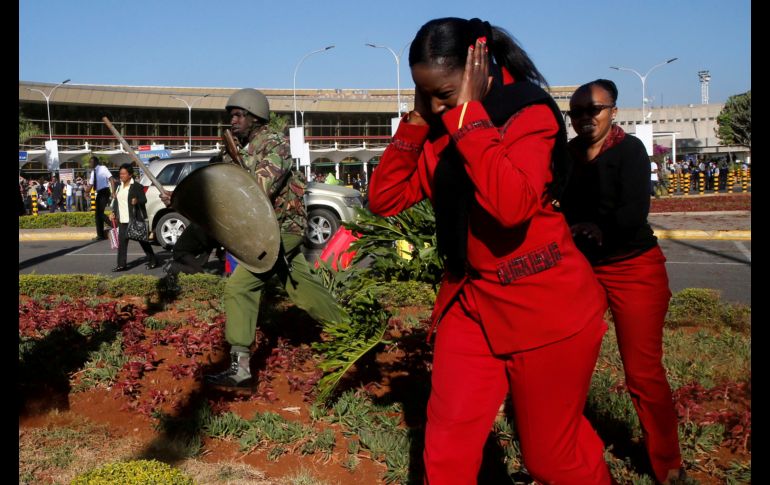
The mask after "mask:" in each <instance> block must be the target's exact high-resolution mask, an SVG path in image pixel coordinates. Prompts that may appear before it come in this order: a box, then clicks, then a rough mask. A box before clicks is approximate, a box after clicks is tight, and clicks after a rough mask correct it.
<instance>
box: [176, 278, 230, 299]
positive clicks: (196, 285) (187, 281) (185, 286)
mask: <svg viewBox="0 0 770 485" xmlns="http://www.w3.org/2000/svg"><path fill="white" fill-rule="evenodd" d="M225 283H227V280H226V279H225V278H222V277H220V276H216V275H210V274H180V275H179V286H180V287H181V293H180V295H179V296H180V297H182V298H192V299H195V300H215V299H220V298H222V297H223V296H224V294H225Z"/></svg>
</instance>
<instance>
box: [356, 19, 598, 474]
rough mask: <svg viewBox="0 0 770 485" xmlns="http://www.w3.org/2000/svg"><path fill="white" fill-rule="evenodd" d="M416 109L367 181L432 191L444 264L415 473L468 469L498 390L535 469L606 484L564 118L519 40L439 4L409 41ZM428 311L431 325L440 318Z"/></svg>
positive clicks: (402, 197)
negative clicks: (440, 10) (566, 206)
mask: <svg viewBox="0 0 770 485" xmlns="http://www.w3.org/2000/svg"><path fill="white" fill-rule="evenodd" d="M409 65H410V67H411V70H412V78H413V79H414V82H415V85H416V89H415V108H414V110H412V111H410V112H409V113H407V114H406V115H405V116H404V118H403V119H402V121H401V124H400V125H399V128H398V131H397V132H396V134H395V136H394V138H393V142H392V143H391V144H390V145H389V146H388V148H387V149H386V150H385V153H384V154H383V156H382V159H381V161H380V165H379V167H378V169H377V170H376V171H375V172H374V175H373V177H372V180H371V185H370V205H369V207H370V209H371V210H372V211H373V212H375V213H377V214H381V215H385V216H387V215H393V214H397V213H398V212H400V211H403V210H405V209H407V208H408V207H410V206H412V205H414V204H416V203H417V202H419V201H421V200H423V199H425V198H426V197H427V198H429V199H430V200H431V202H432V204H433V207H434V210H435V213H436V231H437V241H438V250H439V252H440V254H441V255H442V257H443V259H444V262H445V270H446V271H445V276H444V279H443V281H442V283H441V289H440V291H439V294H438V296H437V298H436V304H435V307H434V310H433V316H432V320H433V325H434V326H435V325H438V326H437V334H436V342H435V349H434V358H433V373H432V378H431V394H430V399H429V401H428V413H427V416H428V422H427V427H426V431H425V452H424V460H425V469H426V481H427V482H428V483H431V484H434V485H435V484H438V485H445V484H470V483H476V477H477V474H478V472H479V467H480V464H481V458H482V448H483V445H484V442H485V440H486V438H487V436H488V434H489V431H490V428H491V426H492V423H493V421H494V419H495V416H496V414H497V411H498V409H499V407H500V404H501V403H502V402H503V399H504V398H505V395H506V393H508V392H509V391H510V393H511V397H512V401H513V409H514V414H515V415H514V420H515V426H516V431H517V433H518V435H519V439H520V442H521V447H522V453H523V458H524V464H525V466H526V467H527V470H528V471H529V472H530V474H531V475H532V477H533V478H535V479H536V480H538V481H540V482H542V483H572V484H606V483H610V476H609V472H608V469H607V466H606V464H605V462H604V460H603V455H602V453H603V444H602V442H601V440H600V439H599V437H598V436H597V435H596V433H595V432H594V430H593V429H592V428H591V426H590V424H589V423H588V421H587V420H586V419H585V417H584V416H583V414H582V413H583V406H584V404H585V399H586V394H587V392H588V388H589V383H590V380H591V373H592V372H593V369H594V365H595V363H596V359H597V356H598V352H599V346H600V343H601V339H602V336H603V335H604V333H605V331H606V324H605V323H604V321H603V320H602V314H603V311H604V307H605V305H604V297H603V295H602V291H601V287H600V286H599V284H598V283H597V281H596V278H595V277H594V276H593V274H592V271H591V267H590V265H589V264H588V262H587V261H586V259H585V258H584V257H583V256H582V255H581V254H580V252H579V251H578V250H577V249H576V248H575V246H574V243H573V242H572V238H571V235H570V232H569V227H568V226H567V224H566V222H565V220H564V217H563V215H562V214H561V213H559V212H557V211H556V210H554V208H553V205H552V203H551V202H552V200H553V199H554V196H555V195H556V194H557V193H558V192H559V187H560V186H561V185H562V183H563V179H564V175H565V173H566V169H567V167H566V165H567V164H568V162H567V160H568V157H566V130H565V127H564V122H563V119H562V117H561V115H560V112H559V109H558V107H557V106H556V104H555V103H554V101H553V99H551V97H550V96H549V95H548V94H547V93H546V92H545V91H544V90H543V89H542V88H541V87H540V86H539V85H540V84H545V80H544V79H543V77H542V75H541V74H540V73H539V72H538V71H537V69H536V68H535V66H534V65H533V64H532V61H531V60H530V59H529V58H528V57H527V55H526V53H525V52H524V51H523V50H522V49H521V47H519V46H518V45H517V44H516V42H515V41H514V40H513V39H512V38H511V37H510V35H509V34H507V33H506V32H505V31H504V30H502V29H500V28H497V27H491V26H490V25H489V23H488V22H482V21H481V20H479V19H471V20H464V19H458V18H444V19H436V20H432V21H430V22H428V23H427V24H425V25H424V26H423V27H422V28H420V30H419V31H418V33H417V35H416V37H415V39H414V40H413V41H412V45H411V48H410V51H409ZM439 322H440V324H439Z"/></svg>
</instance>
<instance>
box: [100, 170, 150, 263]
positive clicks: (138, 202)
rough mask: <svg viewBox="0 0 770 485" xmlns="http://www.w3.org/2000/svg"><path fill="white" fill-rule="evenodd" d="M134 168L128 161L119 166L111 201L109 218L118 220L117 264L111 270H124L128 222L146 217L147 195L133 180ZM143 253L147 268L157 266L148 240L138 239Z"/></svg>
mask: <svg viewBox="0 0 770 485" xmlns="http://www.w3.org/2000/svg"><path fill="white" fill-rule="evenodd" d="M133 175H134V168H133V167H132V166H131V164H130V163H124V164H123V165H121V166H120V183H119V184H118V187H117V188H116V190H115V198H114V199H113V201H112V213H111V214H110V220H111V221H113V222H114V221H115V219H116V218H117V221H118V243H119V245H118V265H117V266H115V267H114V268H112V271H126V270H127V269H128V267H127V266H126V253H127V252H128V234H127V229H128V225H129V223H130V222H132V221H133V220H134V219H135V218H136V217H141V218H142V219H146V218H147V210H146V209H145V207H144V206H145V204H146V203H147V197H146V196H145V195H144V190H142V185H141V184H139V183H138V182H135V181H134V177H133ZM139 245H140V246H142V250H143V251H144V254H146V255H147V268H149V269H153V268H157V267H158V260H157V258H156V257H155V253H153V252H152V246H150V243H149V242H148V241H146V240H145V241H139Z"/></svg>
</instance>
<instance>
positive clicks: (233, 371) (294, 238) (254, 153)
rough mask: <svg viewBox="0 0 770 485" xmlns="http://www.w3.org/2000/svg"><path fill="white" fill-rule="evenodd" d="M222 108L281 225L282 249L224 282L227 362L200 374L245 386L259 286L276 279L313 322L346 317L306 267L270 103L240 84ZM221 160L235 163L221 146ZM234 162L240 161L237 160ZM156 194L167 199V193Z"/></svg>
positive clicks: (289, 173) (297, 197)
mask: <svg viewBox="0 0 770 485" xmlns="http://www.w3.org/2000/svg"><path fill="white" fill-rule="evenodd" d="M225 109H226V110H227V112H228V115H229V118H230V126H231V131H232V134H233V136H234V137H235V138H236V139H237V141H238V143H239V145H240V147H239V156H240V157H241V159H242V160H243V162H244V164H245V166H246V167H247V170H248V171H249V173H250V174H251V175H252V176H253V177H254V178H255V179H256V181H257V183H259V185H260V186H261V187H262V189H263V190H264V191H265V194H267V195H268V197H270V199H271V200H272V202H273V208H274V210H275V215H276V217H277V219H278V224H279V226H280V231H281V244H282V247H283V250H282V254H281V255H280V256H279V257H278V260H277V261H276V263H275V264H274V265H273V267H272V268H270V269H269V270H268V271H265V272H263V273H254V272H251V271H249V270H248V269H246V268H245V267H244V266H243V265H238V267H237V268H236V269H235V271H234V272H233V274H232V275H230V277H229V278H228V279H227V283H226V285H225V294H224V300H225V314H226V316H227V321H226V323H225V339H226V340H227V342H228V343H229V344H230V365H229V367H228V368H227V369H226V370H224V371H223V372H220V373H216V374H209V375H206V376H204V382H205V383H206V384H208V385H211V386H218V387H224V388H249V387H250V386H252V385H253V384H255V383H254V382H253V380H252V373H251V368H250V359H251V355H252V347H253V346H254V343H255V340H256V330H257V323H258V319H259V304H260V301H261V298H262V291H263V290H264V289H265V288H266V287H267V285H268V284H273V283H275V282H277V283H278V284H280V285H281V286H282V287H283V288H284V289H285V290H286V292H287V294H288V296H289V298H291V300H292V301H293V302H294V303H295V304H296V305H297V306H298V307H299V308H301V309H303V310H305V311H306V312H307V313H308V314H309V315H310V316H311V317H312V318H313V319H315V320H316V321H318V322H321V323H326V322H346V321H349V318H350V317H349V315H348V314H347V312H345V310H343V309H342V308H341V307H340V306H339V305H338V304H337V302H336V300H335V299H334V297H333V296H332V295H331V294H330V293H329V291H328V290H327V289H326V288H325V287H324V286H323V285H322V284H321V282H320V281H319V280H318V278H317V277H316V276H314V275H313V274H312V273H311V272H310V266H309V265H308V263H307V260H306V259H305V256H304V255H303V254H302V252H301V246H300V245H301V243H302V241H303V237H304V234H305V226H306V224H307V214H306V212H305V205H304V199H303V196H304V192H305V179H304V176H303V174H302V172H301V171H297V170H293V168H292V167H293V163H292V159H291V154H290V150H289V140H288V139H287V138H286V136H285V135H284V134H283V133H279V132H276V131H274V130H273V129H272V128H271V127H270V126H269V125H268V124H267V123H268V120H269V119H270V106H269V104H268V101H267V97H265V95H264V94H263V93H262V92H260V91H257V90H256V89H251V88H244V89H241V90H238V91H236V92H235V93H233V94H232V95H231V96H230V98H229V99H228V100H227V104H226V107H225ZM220 156H221V159H222V160H223V161H224V162H228V163H235V162H234V161H233V160H232V158H231V157H230V155H229V154H227V153H226V152H223V153H222V154H221V155H220ZM239 165H240V164H239ZM160 197H161V199H162V200H163V202H164V203H165V204H166V205H170V200H171V194H170V193H169V192H163V193H161V194H160Z"/></svg>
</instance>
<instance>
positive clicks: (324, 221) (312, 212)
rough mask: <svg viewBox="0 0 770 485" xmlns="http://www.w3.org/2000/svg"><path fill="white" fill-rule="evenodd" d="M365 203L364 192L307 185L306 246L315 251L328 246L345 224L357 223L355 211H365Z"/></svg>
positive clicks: (311, 183)
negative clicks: (357, 209)
mask: <svg viewBox="0 0 770 485" xmlns="http://www.w3.org/2000/svg"><path fill="white" fill-rule="evenodd" d="M363 202H364V201H363V197H362V196H361V192H359V191H358V190H356V189H351V188H349V187H344V186H342V185H329V184H324V183H320V182H308V184H307V187H306V188H305V208H306V209H307V227H306V228H305V236H306V244H307V245H308V246H309V247H310V248H313V249H320V248H323V247H324V246H326V243H328V242H329V239H331V238H332V236H333V235H334V233H335V232H337V229H339V227H340V223H341V222H342V221H345V222H348V221H354V220H355V218H356V208H357V207H363V205H364V203H363Z"/></svg>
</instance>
